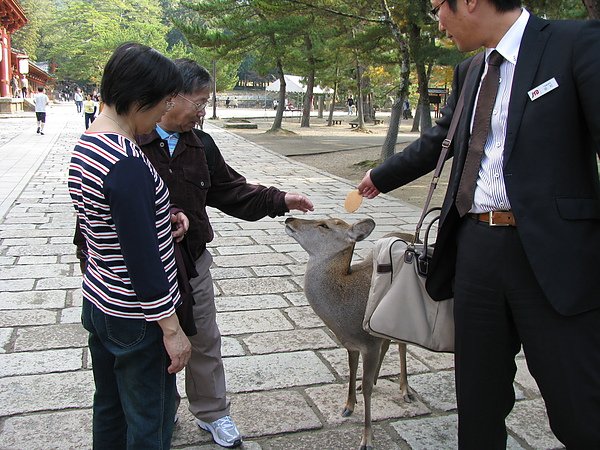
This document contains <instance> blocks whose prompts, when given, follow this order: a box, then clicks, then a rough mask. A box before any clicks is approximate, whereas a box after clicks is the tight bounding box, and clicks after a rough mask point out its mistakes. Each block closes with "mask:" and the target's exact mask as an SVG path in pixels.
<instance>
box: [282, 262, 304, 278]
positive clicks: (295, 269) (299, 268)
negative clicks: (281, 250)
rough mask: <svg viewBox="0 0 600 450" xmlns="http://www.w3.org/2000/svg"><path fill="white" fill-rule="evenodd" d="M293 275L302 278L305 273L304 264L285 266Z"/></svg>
mask: <svg viewBox="0 0 600 450" xmlns="http://www.w3.org/2000/svg"><path fill="white" fill-rule="evenodd" d="M286 267H287V268H288V269H289V271H290V272H292V274H293V275H301V276H304V274H305V273H306V264H293V265H288V266H286Z"/></svg>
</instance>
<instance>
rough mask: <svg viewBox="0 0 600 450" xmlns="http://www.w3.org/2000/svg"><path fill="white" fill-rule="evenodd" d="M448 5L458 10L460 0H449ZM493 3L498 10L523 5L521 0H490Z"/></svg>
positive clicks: (506, 9)
mask: <svg viewBox="0 0 600 450" xmlns="http://www.w3.org/2000/svg"><path fill="white" fill-rule="evenodd" d="M447 1H448V6H450V9H451V10H452V11H456V2H457V1H458V0H447ZM488 1H489V2H490V3H491V4H492V5H494V6H495V7H496V11H498V12H507V11H512V10H513V9H517V8H520V7H521V6H522V4H521V0H488Z"/></svg>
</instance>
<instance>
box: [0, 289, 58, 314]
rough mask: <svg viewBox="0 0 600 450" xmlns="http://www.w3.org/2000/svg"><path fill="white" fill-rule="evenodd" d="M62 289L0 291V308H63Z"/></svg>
mask: <svg viewBox="0 0 600 450" xmlns="http://www.w3.org/2000/svg"><path fill="white" fill-rule="evenodd" d="M65 300H66V293H65V292H64V291H25V292H0V310H5V309H19V310H23V309H51V308H64V307H65Z"/></svg>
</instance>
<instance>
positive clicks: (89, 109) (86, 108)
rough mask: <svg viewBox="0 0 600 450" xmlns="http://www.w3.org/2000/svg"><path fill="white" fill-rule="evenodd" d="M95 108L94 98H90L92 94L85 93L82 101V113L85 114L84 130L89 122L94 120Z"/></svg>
mask: <svg viewBox="0 0 600 450" xmlns="http://www.w3.org/2000/svg"><path fill="white" fill-rule="evenodd" d="M96 109H97V106H96V102H95V101H94V99H92V95H91V94H87V95H86V99H85V101H84V102H83V113H84V116H85V118H84V120H85V129H86V130H87V129H88V128H89V127H90V124H91V123H92V122H93V121H94V118H95V117H96Z"/></svg>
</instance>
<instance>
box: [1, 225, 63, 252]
mask: <svg viewBox="0 0 600 450" xmlns="http://www.w3.org/2000/svg"><path fill="white" fill-rule="evenodd" d="M52 236H71V237H72V236H73V230H66V229H61V228H48V229H42V230H41V229H38V228H15V229H4V225H3V226H2V230H0V238H37V237H52ZM72 247H73V245H72V244H71V248H72Z"/></svg>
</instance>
